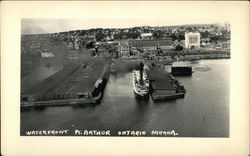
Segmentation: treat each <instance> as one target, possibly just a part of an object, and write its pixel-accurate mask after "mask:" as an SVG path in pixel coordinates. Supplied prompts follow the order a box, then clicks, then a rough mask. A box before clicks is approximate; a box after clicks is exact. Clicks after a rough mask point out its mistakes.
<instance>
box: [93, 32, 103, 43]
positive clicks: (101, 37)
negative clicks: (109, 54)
mask: <svg viewBox="0 0 250 156" xmlns="http://www.w3.org/2000/svg"><path fill="white" fill-rule="evenodd" d="M95 37H96V41H101V40H102V39H104V37H105V35H104V34H103V33H102V32H101V31H99V32H98V33H96V35H95Z"/></svg>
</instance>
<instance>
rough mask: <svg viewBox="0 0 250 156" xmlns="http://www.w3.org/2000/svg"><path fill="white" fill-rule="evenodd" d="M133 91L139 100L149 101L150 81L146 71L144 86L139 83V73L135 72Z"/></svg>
mask: <svg viewBox="0 0 250 156" xmlns="http://www.w3.org/2000/svg"><path fill="white" fill-rule="evenodd" d="M133 90H134V94H135V97H136V98H137V99H145V100H146V99H149V81H148V78H147V75H146V73H145V71H144V73H143V85H142V84H141V83H140V82H139V78H138V72H137V71H133Z"/></svg>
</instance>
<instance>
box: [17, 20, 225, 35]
mask: <svg viewBox="0 0 250 156" xmlns="http://www.w3.org/2000/svg"><path fill="white" fill-rule="evenodd" d="M223 22H224V21H207V20H206V21H204V22H202V21H200V20H199V21H181V22H177V21H171V20H168V19H159V20H157V19H152V20H140V19H137V20H129V19H103V20H100V19H98V20H94V19H22V34H36V33H54V32H61V31H69V30H78V29H91V28H129V27H135V26H145V25H147V26H168V25H184V24H211V23H223Z"/></svg>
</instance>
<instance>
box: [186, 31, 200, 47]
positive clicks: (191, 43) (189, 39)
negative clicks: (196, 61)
mask: <svg viewBox="0 0 250 156" xmlns="http://www.w3.org/2000/svg"><path fill="white" fill-rule="evenodd" d="M185 48H187V49H199V48H200V33H198V32H186V33H185Z"/></svg>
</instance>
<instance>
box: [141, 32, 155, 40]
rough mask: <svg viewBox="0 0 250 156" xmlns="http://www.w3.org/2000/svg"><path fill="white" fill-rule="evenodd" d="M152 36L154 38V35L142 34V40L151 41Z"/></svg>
mask: <svg viewBox="0 0 250 156" xmlns="http://www.w3.org/2000/svg"><path fill="white" fill-rule="evenodd" d="M152 36H153V34H152V33H142V34H141V38H142V39H151V38H152Z"/></svg>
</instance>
